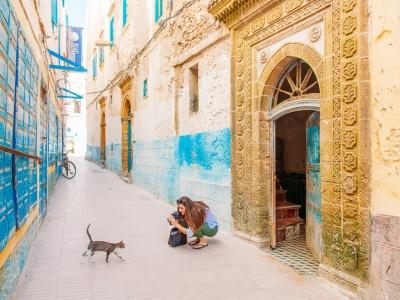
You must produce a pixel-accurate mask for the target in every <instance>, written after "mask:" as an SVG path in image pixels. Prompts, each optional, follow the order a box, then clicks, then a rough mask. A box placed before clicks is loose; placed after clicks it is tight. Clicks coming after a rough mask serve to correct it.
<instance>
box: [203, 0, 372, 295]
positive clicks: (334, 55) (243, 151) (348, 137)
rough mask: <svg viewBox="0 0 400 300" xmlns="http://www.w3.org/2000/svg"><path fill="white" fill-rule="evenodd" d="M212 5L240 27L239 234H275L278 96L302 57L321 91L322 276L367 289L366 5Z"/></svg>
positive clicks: (236, 125) (258, 237)
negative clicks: (286, 72)
mask: <svg viewBox="0 0 400 300" xmlns="http://www.w3.org/2000/svg"><path fill="white" fill-rule="evenodd" d="M209 11H210V13H212V14H213V15H214V16H215V17H216V18H217V19H218V20H220V21H222V22H224V23H225V24H226V25H227V26H228V27H229V29H230V31H231V43H232V50H231V64H232V65H231V68H232V103H231V107H232V114H231V127H232V216H233V230H234V231H235V232H236V233H237V234H239V235H242V236H245V237H247V238H249V239H252V240H254V241H258V242H271V239H274V237H273V236H274V234H272V235H271V234H270V233H271V232H274V230H275V228H274V226H275V224H274V221H273V220H274V214H273V209H274V200H273V199H274V197H275V196H274V195H275V180H274V174H275V170H274V168H275V166H274V160H275V157H274V142H273V140H274V135H273V130H274V121H273V120H272V119H271V118H270V116H271V114H270V110H271V105H270V101H271V99H272V97H273V95H272V93H273V85H274V83H275V82H276V80H277V79H278V76H279V74H281V72H282V70H283V69H284V68H285V66H287V64H288V63H289V62H290V61H292V60H293V59H301V60H302V61H304V62H306V63H307V64H308V65H309V66H310V67H311V68H312V70H313V71H314V73H315V75H316V77H317V79H318V84H319V89H320V93H319V99H318V100H319V101H318V103H317V104H316V103H315V102H312V103H311V102H310V103H311V104H310V103H308V104H309V105H313V110H318V111H319V112H320V143H321V144H320V145H321V146H320V158H321V159H320V161H321V164H320V168H321V203H322V237H321V243H322V245H321V246H322V253H321V257H320V267H319V273H320V274H321V275H324V276H326V277H330V279H332V280H335V281H339V282H340V283H341V284H343V285H346V286H348V287H349V288H351V289H353V290H355V289H357V288H360V286H362V285H363V282H367V281H368V276H369V272H368V269H369V265H370V263H369V257H370V253H369V245H370V241H369V231H370V230H369V226H370V225H369V224H370V220H369V202H370V200H369V197H370V195H369V188H370V187H369V178H370V154H369V149H370V145H369V143H370V142H369V141H370V139H369V123H370V122H369V120H370V107H369V105H370V104H369V99H370V92H369V86H370V83H369V77H368V76H369V73H368V38H367V17H366V16H367V7H366V3H365V1H361V0H286V1H271V0H269V1H266V0H264V1H262V0H247V1H244V0H225V1H224V0H221V1H212V2H211V4H210V6H209ZM305 105H306V104H305ZM299 109H302V108H301V107H300V108H299ZM304 109H306V108H304ZM272 242H273V241H272Z"/></svg>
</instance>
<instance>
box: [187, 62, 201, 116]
mask: <svg viewBox="0 0 400 300" xmlns="http://www.w3.org/2000/svg"><path fill="white" fill-rule="evenodd" d="M189 101H190V113H197V112H198V111H199V65H197V64H196V65H194V66H193V67H191V68H190V69H189Z"/></svg>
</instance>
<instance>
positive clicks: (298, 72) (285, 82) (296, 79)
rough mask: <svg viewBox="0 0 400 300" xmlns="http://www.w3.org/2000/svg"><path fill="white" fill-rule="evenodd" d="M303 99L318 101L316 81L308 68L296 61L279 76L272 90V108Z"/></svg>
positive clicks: (298, 60)
mask: <svg viewBox="0 0 400 300" xmlns="http://www.w3.org/2000/svg"><path fill="white" fill-rule="evenodd" d="M305 98H307V99H319V85H318V80H317V76H315V73H314V71H313V70H312V69H311V68H310V66H309V65H308V64H307V63H306V62H304V61H303V60H301V59H297V60H295V61H294V62H292V63H291V64H290V65H289V66H288V67H287V68H286V69H285V70H284V71H283V72H282V74H281V75H280V77H279V79H278V81H277V84H276V85H275V88H274V93H273V102H272V107H275V106H277V105H279V104H280V103H282V102H284V101H292V100H299V99H305Z"/></svg>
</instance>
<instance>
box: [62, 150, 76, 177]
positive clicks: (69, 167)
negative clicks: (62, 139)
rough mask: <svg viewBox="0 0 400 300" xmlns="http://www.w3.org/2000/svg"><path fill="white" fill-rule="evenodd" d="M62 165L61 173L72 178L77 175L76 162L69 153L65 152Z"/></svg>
mask: <svg viewBox="0 0 400 300" xmlns="http://www.w3.org/2000/svg"><path fill="white" fill-rule="evenodd" d="M61 155H62V156H63V159H62V165H61V174H62V176H64V177H65V178H67V179H72V178H74V177H75V175H76V166H75V164H74V163H73V162H72V161H70V160H69V159H68V154H67V153H63V154H61Z"/></svg>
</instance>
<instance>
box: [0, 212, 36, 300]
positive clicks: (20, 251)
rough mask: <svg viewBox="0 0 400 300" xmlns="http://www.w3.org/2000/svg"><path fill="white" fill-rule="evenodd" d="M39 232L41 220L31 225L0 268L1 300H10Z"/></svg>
mask: <svg viewBox="0 0 400 300" xmlns="http://www.w3.org/2000/svg"><path fill="white" fill-rule="evenodd" d="M38 231H39V219H38V218H36V220H35V221H34V222H33V223H32V224H31V226H30V227H29V229H28V231H27V232H26V234H25V236H24V237H23V239H22V240H21V241H20V243H19V244H18V246H17V247H16V248H15V249H14V251H13V253H12V254H11V255H10V256H9V257H8V259H7V260H6V262H5V263H4V265H3V266H2V267H1V268H0V299H1V300H3V299H9V297H10V296H11V295H12V293H13V291H14V289H15V287H16V285H17V283H18V279H19V276H20V274H21V272H22V271H23V269H24V267H25V264H26V261H27V258H28V257H29V253H30V250H31V248H32V246H33V243H34V241H35V239H36V236H37V233H38Z"/></svg>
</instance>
